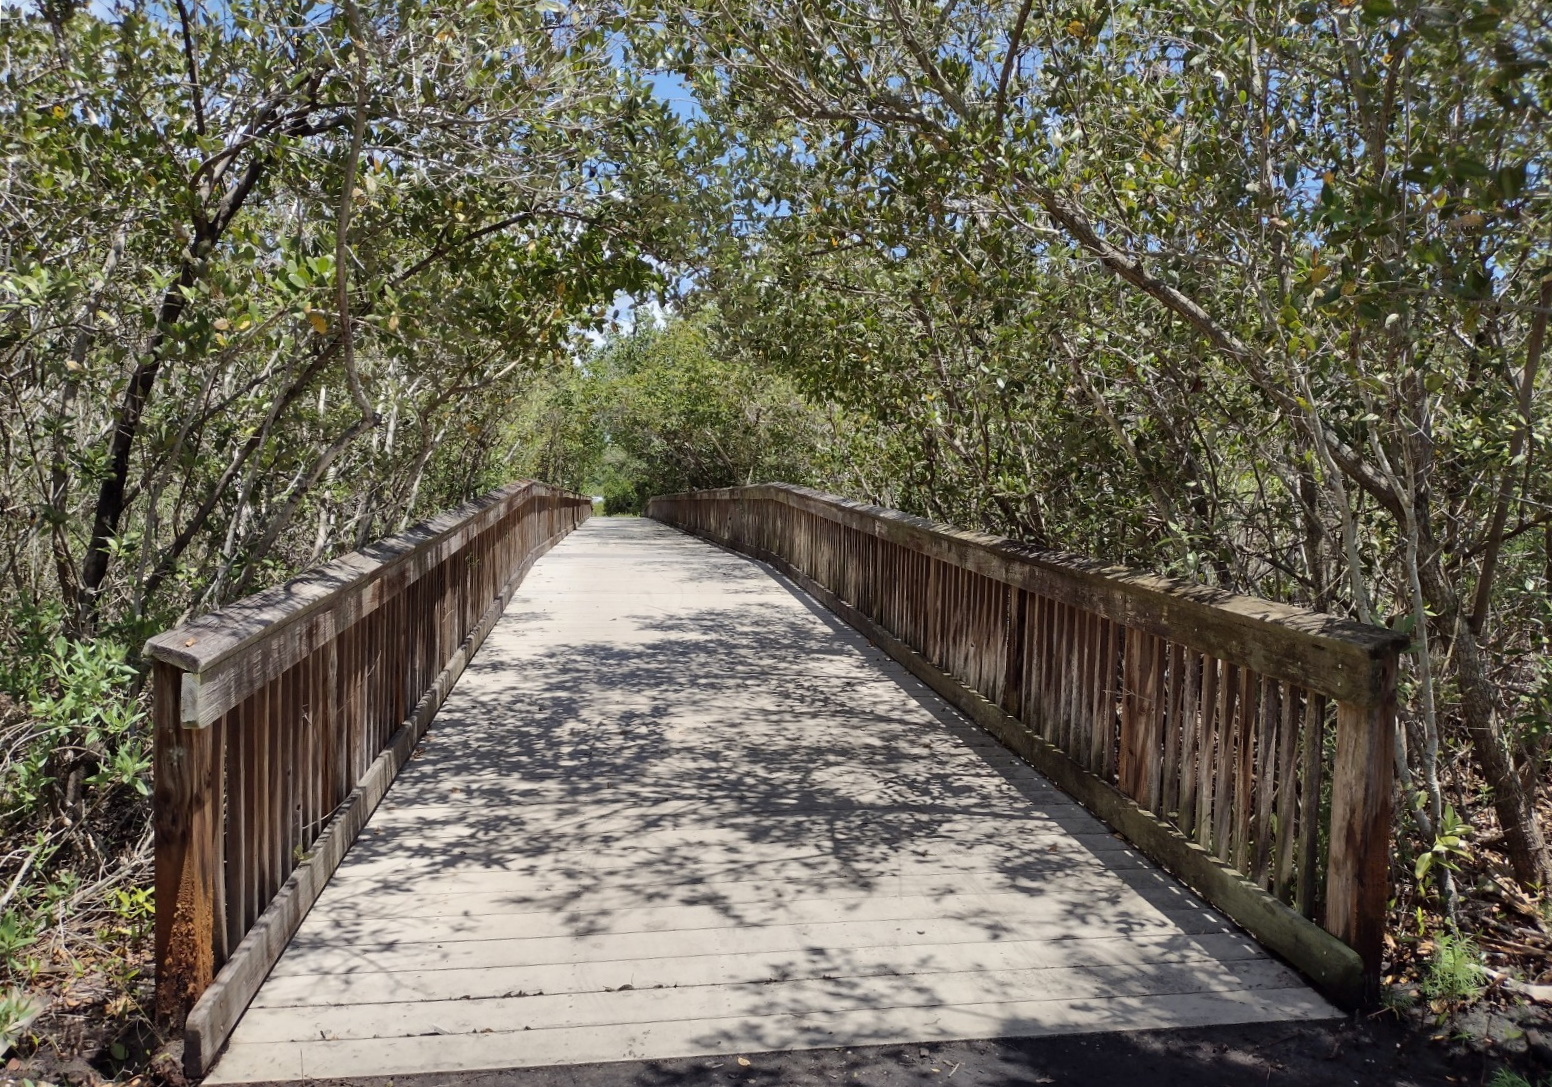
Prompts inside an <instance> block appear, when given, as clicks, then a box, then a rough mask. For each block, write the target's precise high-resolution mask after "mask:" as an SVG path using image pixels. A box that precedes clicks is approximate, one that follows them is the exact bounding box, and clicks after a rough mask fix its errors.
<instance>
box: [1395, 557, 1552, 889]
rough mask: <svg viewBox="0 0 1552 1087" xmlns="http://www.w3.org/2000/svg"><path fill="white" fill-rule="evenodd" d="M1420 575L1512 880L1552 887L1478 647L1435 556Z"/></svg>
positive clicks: (1551, 869)
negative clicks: (1448, 654) (1451, 662)
mask: <svg viewBox="0 0 1552 1087" xmlns="http://www.w3.org/2000/svg"><path fill="white" fill-rule="evenodd" d="M1429 550H1430V551H1431V552H1433V555H1432V557H1430V558H1429V559H1428V560H1427V561H1426V562H1424V563H1423V564H1422V565H1421V567H1420V568H1419V570H1418V577H1419V580H1420V581H1421V582H1422V588H1423V595H1424V596H1426V597H1427V598H1428V605H1429V607H1430V608H1432V609H1433V612H1434V614H1435V615H1436V616H1438V619H1439V626H1440V628H1441V629H1442V631H1443V632H1444V633H1445V634H1446V636H1447V637H1449V638H1451V639H1452V640H1453V645H1452V648H1451V651H1452V655H1453V656H1454V658H1455V678H1456V682H1458V683H1459V684H1460V702H1461V715H1462V717H1463V718H1464V719H1465V723H1466V734H1467V735H1468V736H1469V737H1470V738H1471V750H1472V753H1473V754H1474V755H1475V756H1476V760H1477V765H1478V766H1479V767H1481V769H1482V774H1483V776H1484V777H1486V778H1487V784H1488V786H1489V787H1490V788H1491V789H1492V791H1493V811H1494V812H1495V813H1496V814H1497V816H1498V823H1499V826H1500V827H1501V828H1502V830H1503V835H1504V850H1505V852H1507V853H1508V854H1509V864H1510V865H1511V866H1512V867H1513V869H1514V875H1515V878H1516V879H1518V880H1519V881H1520V882H1521V883H1523V884H1526V885H1527V886H1540V887H1547V886H1552V863H1549V861H1548V857H1547V843H1546V837H1545V836H1544V835H1543V834H1542V831H1541V824H1540V823H1539V822H1537V819H1536V805H1535V797H1534V795H1532V794H1531V793H1529V792H1527V791H1526V789H1525V787H1524V784H1523V783H1522V782H1521V780H1520V775H1519V774H1517V773H1515V769H1514V758H1513V756H1512V754H1511V753H1510V751H1509V744H1508V741H1507V739H1506V738H1505V737H1504V734H1503V730H1502V729H1501V728H1500V727H1499V724H1498V705H1497V702H1498V699H1497V697H1496V693H1495V692H1494V690H1493V683H1492V680H1491V679H1489V678H1488V675H1487V668H1486V664H1485V662H1484V661H1483V657H1482V647H1481V645H1480V644H1478V642H1477V637H1476V635H1475V634H1474V633H1472V630H1471V627H1470V626H1469V624H1468V623H1467V622H1466V617H1465V616H1463V615H1462V614H1461V611H1460V599H1459V597H1458V596H1457V595H1456V593H1455V589H1454V586H1452V585H1451V584H1450V583H1449V581H1448V580H1447V579H1446V577H1445V575H1444V571H1443V570H1442V569H1441V568H1440V566H1439V559H1438V555H1437V551H1436V550H1435V549H1434V548H1431V547H1430V548H1429Z"/></svg>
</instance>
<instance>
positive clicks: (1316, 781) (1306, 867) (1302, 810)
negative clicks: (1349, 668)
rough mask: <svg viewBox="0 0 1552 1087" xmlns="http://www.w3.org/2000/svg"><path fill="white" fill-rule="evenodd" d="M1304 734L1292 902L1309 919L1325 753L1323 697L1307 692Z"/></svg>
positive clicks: (1315, 906)
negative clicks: (1296, 873)
mask: <svg viewBox="0 0 1552 1087" xmlns="http://www.w3.org/2000/svg"><path fill="white" fill-rule="evenodd" d="M1303 733H1304V735H1303V736H1302V737H1301V741H1302V742H1301V752H1300V756H1301V761H1302V763H1303V766H1302V767H1301V769H1300V772H1299V840H1298V845H1297V853H1298V865H1299V876H1298V889H1297V891H1296V893H1295V895H1294V905H1295V908H1297V909H1298V911H1299V912H1300V913H1302V914H1303V915H1304V916H1305V917H1308V918H1310V919H1311V920H1316V919H1317V914H1318V912H1319V902H1318V901H1317V899H1316V895H1317V888H1318V887H1319V882H1318V880H1319V878H1320V822H1321V820H1320V788H1321V775H1322V770H1323V769H1324V766H1325V760H1326V753H1325V744H1326V700H1325V698H1324V697H1323V696H1321V695H1317V694H1309V693H1306V695H1305V698H1304V729H1303Z"/></svg>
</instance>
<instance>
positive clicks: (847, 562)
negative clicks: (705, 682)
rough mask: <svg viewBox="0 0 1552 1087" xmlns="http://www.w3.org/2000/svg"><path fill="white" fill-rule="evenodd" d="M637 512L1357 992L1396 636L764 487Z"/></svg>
mask: <svg viewBox="0 0 1552 1087" xmlns="http://www.w3.org/2000/svg"><path fill="white" fill-rule="evenodd" d="M647 515H648V516H649V517H653V518H656V519H657V520H660V521H663V522H665V523H667V524H671V525H674V526H676V527H679V528H682V529H685V530H687V531H690V532H693V533H696V534H698V535H701V536H704V537H706V538H707V539H710V540H713V541H715V542H717V543H720V544H723V545H725V546H728V547H731V548H734V549H736V550H739V551H742V552H744V553H746V554H750V555H753V556H755V557H757V558H760V559H763V560H765V561H768V562H771V563H772V564H773V565H775V566H777V567H778V568H780V569H781V570H782V571H784V572H785V573H787V574H789V575H790V576H792V577H793V578H794V579H795V580H796V581H797V582H798V583H799V584H800V585H801V586H802V587H803V588H804V589H806V590H807V591H809V592H810V593H812V594H814V595H815V596H816V597H817V598H819V599H820V600H821V601H822V602H823V603H824V604H826V605H827V606H828V607H830V608H831V609H832V610H834V611H836V612H837V613H838V614H839V615H841V617H842V618H844V619H846V620H847V621H848V622H850V623H851V624H852V625H853V626H856V627H857V628H858V629H860V630H862V631H863V632H864V633H865V634H867V635H868V636H869V637H870V638H872V639H873V640H874V641H875V643H877V644H878V645H879V646H880V647H881V648H883V649H885V650H886V651H888V652H889V653H890V654H891V655H893V656H894V657H896V658H897V659H898V660H900V661H901V662H902V663H903V664H905V665H906V666H907V667H909V668H910V669H911V670H912V671H913V672H915V673H916V674H917V675H918V676H919V677H921V678H922V679H923V680H925V681H926V682H928V683H929V684H930V685H931V686H933V687H934V688H935V689H936V690H937V691H938V692H939V693H940V694H942V695H944V697H946V698H947V699H948V700H949V701H950V702H951V703H953V704H954V705H955V706H957V707H958V708H959V709H961V710H962V711H964V712H966V713H967V714H968V715H969V716H971V717H972V719H974V720H976V721H977V722H978V723H980V724H981V725H982V726H983V727H985V728H987V729H988V730H989V731H991V732H993V733H994V734H995V735H997V736H998V737H999V738H1000V739H1001V740H1002V741H1003V742H1004V743H1005V744H1007V745H1008V746H1009V747H1010V748H1011V749H1013V750H1014V751H1015V752H1017V753H1019V754H1021V755H1023V756H1024V757H1025V758H1026V759H1028V760H1029V761H1030V762H1031V763H1033V764H1034V765H1035V766H1036V767H1037V768H1038V769H1040V770H1042V771H1043V772H1045V773H1046V774H1047V776H1049V777H1051V778H1052V779H1053V780H1054V781H1055V783H1056V784H1057V785H1059V786H1060V787H1062V788H1063V789H1065V790H1066V791H1067V792H1069V793H1070V794H1072V795H1073V796H1075V797H1076V798H1077V799H1078V800H1080V801H1081V802H1082V803H1084V804H1085V805H1086V806H1088V807H1089V808H1090V809H1091V810H1093V811H1094V812H1095V813H1096V814H1098V815H1099V816H1100V817H1101V818H1103V819H1105V820H1106V821H1107V822H1108V823H1110V825H1111V826H1112V827H1114V828H1115V829H1116V830H1118V831H1119V832H1121V833H1122V834H1123V835H1124V836H1125V837H1126V838H1128V839H1129V840H1130V841H1131V842H1132V843H1133V844H1134V845H1136V846H1138V848H1139V849H1141V850H1142V851H1143V852H1145V853H1147V854H1149V855H1150V856H1152V857H1153V858H1154V859H1155V860H1157V861H1158V862H1159V863H1161V864H1163V865H1164V866H1165V867H1167V868H1169V869H1170V870H1172V871H1174V872H1175V873H1176V874H1177V875H1179V876H1180V877H1181V878H1182V879H1184V880H1185V882H1186V883H1188V884H1189V885H1190V886H1192V887H1193V888H1194V889H1195V890H1197V891H1198V892H1199V893H1201V894H1202V895H1203V896H1204V897H1206V898H1207V899H1208V900H1209V901H1211V902H1213V903H1214V904H1215V905H1217V906H1218V907H1219V908H1220V909H1222V910H1223V911H1224V912H1225V913H1227V914H1228V915H1229V916H1230V917H1232V918H1234V919H1235V920H1236V921H1238V922H1239V923H1240V924H1242V925H1244V926H1245V928H1246V929H1248V930H1249V931H1250V932H1252V933H1253V934H1254V935H1256V936H1257V937H1258V938H1260V939H1261V940H1262V942H1263V943H1265V944H1266V945H1267V946H1268V947H1270V948H1272V949H1273V950H1275V951H1277V952H1278V953H1280V954H1282V955H1283V956H1284V957H1285V958H1287V959H1289V960H1290V961H1291V962H1293V963H1294V965H1296V966H1298V967H1300V968H1301V969H1302V970H1304V972H1305V973H1306V974H1308V975H1309V976H1310V977H1311V978H1312V979H1314V980H1315V981H1316V982H1317V983H1318V984H1320V985H1321V986H1322V987H1323V988H1324V989H1325V990H1326V991H1327V992H1328V993H1330V994H1331V995H1332V996H1333V997H1335V998H1336V999H1338V1000H1340V1001H1342V1002H1343V1003H1346V1004H1349V1005H1358V1004H1363V1003H1366V1002H1369V1001H1371V1000H1373V999H1374V998H1375V997H1376V996H1377V993H1378V983H1379V968H1380V955H1381V950H1382V944H1383V938H1384V918H1385V908H1386V899H1387V894H1388V871H1387V868H1388V860H1389V843H1390V816H1391V787H1392V777H1391V774H1392V751H1393V744H1394V735H1395V732H1394V730H1395V721H1394V718H1395V675H1396V663H1397V659H1398V657H1399V655H1400V653H1401V651H1402V650H1403V649H1404V648H1405V647H1406V644H1407V639H1406V638H1405V637H1404V636H1402V635H1399V634H1397V633H1395V632H1393V631H1389V630H1385V629H1383V628H1380V627H1374V626H1367V625H1363V624H1359V623H1353V622H1350V621H1348V620H1344V619H1340V618H1337V617H1334V616H1329V615H1322V614H1319V613H1316V612H1312V611H1308V610H1306V609H1302V608H1296V607H1292V606H1289V605H1286V604H1276V603H1272V602H1270V601H1266V600H1258V599H1256V598H1253V597H1247V596H1242V595H1237V594H1234V593H1228V592H1224V591H1221V590H1217V589H1211V588H1208V587H1206V586H1201V585H1193V584H1191V583H1188V582H1183V581H1180V580H1177V579H1171V578H1163V577H1156V576H1153V575H1150V574H1142V573H1138V572H1136V571H1133V570H1129V569H1126V568H1124V567H1118V566H1111V565H1106V564H1103V563H1098V562H1094V561H1092V560H1088V559H1083V558H1079V557H1076V556H1072V555H1066V554H1060V553H1054V552H1049V551H1042V550H1039V549H1037V548H1033V547H1030V546H1028V545H1026V544H1021V543H1018V542H1017V541H1013V540H1007V539H1003V538H1000V537H995V536H987V535H983V534H980V533H972V532H962V531H959V530H956V529H953V528H949V527H947V526H944V525H939V524H935V523H933V522H930V521H927V520H923V519H922V518H918V517H912V516H909V515H907V514H904V513H900V512H898V511H895V510H887V509H882V508H880V507H877V506H868V505H863V504H862V503H858V502H852V501H849V500H847V499H843V498H837V497H835V496H833V495H826V494H821V493H820V492H817V491H812V490H809V489H807V488H803V487H794V486H791V485H788V484H765V485H759V486H750V487H735V488H724V489H720V490H709V491H696V492H691V493H688V494H678V495H666V496H662V497H658V498H654V499H652V500H651V501H650V502H649V503H648V504H647ZM1332 737H1334V744H1333V743H1331V742H1330V741H1331V739H1332Z"/></svg>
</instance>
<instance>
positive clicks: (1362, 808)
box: [1326, 700, 1396, 1000]
mask: <svg viewBox="0 0 1552 1087" xmlns="http://www.w3.org/2000/svg"><path fill="white" fill-rule="evenodd" d="M1395 712H1396V709H1395V703H1394V700H1387V701H1386V702H1383V703H1381V704H1380V705H1378V706H1373V707H1358V706H1351V705H1347V704H1339V705H1338V706H1337V711H1336V760H1335V762H1334V763H1333V770H1332V775H1331V850H1330V853H1329V855H1328V856H1327V859H1326V927H1327V928H1329V929H1330V930H1331V931H1332V932H1333V933H1335V934H1336V935H1337V936H1338V937H1339V938H1340V939H1342V940H1343V941H1345V942H1346V943H1347V944H1348V945H1349V946H1351V947H1352V948H1353V949H1354V950H1356V951H1357V952H1358V954H1359V956H1360V957H1361V958H1362V959H1363V963H1364V976H1365V981H1366V984H1367V991H1366V993H1365V994H1364V995H1365V997H1366V998H1368V999H1371V1000H1373V999H1377V998H1378V997H1379V972H1380V956H1381V953H1382V951H1383V947H1384V937H1385V902H1386V898H1387V896H1388V894H1389V882H1388V880H1387V866H1388V864H1389V860H1390V816H1391V786H1392V783H1393V778H1392V775H1393V774H1394V762H1393V761H1392V753H1393V751H1394V744H1395V728H1396V725H1395Z"/></svg>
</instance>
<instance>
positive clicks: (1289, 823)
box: [1272, 683, 1299, 903]
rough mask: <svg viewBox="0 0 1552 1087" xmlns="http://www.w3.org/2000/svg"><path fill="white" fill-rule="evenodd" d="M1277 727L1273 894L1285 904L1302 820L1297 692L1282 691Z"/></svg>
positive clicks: (1289, 688)
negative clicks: (1297, 824) (1297, 825)
mask: <svg viewBox="0 0 1552 1087" xmlns="http://www.w3.org/2000/svg"><path fill="white" fill-rule="evenodd" d="M1279 694H1280V697H1279V699H1278V702H1279V706H1278V709H1279V714H1278V726H1277V844H1276V847H1275V849H1274V851H1273V862H1272V863H1273V877H1272V894H1274V895H1276V896H1277V898H1278V899H1279V900H1280V901H1282V902H1288V903H1291V902H1292V900H1293V842H1294V825H1295V821H1296V820H1297V818H1298V803H1299V768H1298V763H1297V762H1296V761H1295V760H1297V758H1298V751H1299V729H1298V725H1297V720H1296V718H1295V717H1294V701H1295V688H1294V686H1293V684H1291V683H1284V684H1282V685H1281V689H1280V691H1279Z"/></svg>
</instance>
